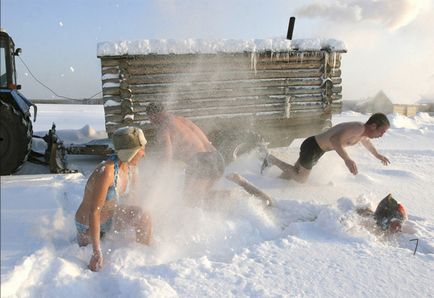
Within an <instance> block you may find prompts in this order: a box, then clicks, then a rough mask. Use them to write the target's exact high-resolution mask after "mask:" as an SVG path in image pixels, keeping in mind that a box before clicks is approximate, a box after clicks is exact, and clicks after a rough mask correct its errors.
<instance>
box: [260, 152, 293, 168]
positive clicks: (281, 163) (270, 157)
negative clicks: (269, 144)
mask: <svg viewBox="0 0 434 298" xmlns="http://www.w3.org/2000/svg"><path fill="white" fill-rule="evenodd" d="M267 159H268V162H269V163H270V164H272V165H274V166H276V167H278V168H279V169H281V170H282V171H283V172H288V171H293V172H297V169H296V168H295V166H293V165H290V164H289V163H286V162H284V161H283V160H280V159H278V158H277V157H275V156H274V155H272V154H269V155H268V157H267Z"/></svg>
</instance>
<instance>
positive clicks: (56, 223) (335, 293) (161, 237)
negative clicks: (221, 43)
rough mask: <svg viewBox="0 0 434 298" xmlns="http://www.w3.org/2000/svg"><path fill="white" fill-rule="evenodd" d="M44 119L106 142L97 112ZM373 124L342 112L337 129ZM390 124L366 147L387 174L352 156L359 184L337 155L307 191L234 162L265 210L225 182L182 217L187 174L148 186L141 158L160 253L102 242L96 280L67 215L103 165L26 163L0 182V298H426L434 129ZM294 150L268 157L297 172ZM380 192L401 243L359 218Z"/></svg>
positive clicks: (249, 162)
mask: <svg viewBox="0 0 434 298" xmlns="http://www.w3.org/2000/svg"><path fill="white" fill-rule="evenodd" d="M60 110H62V113H61V114H60V113H59V112H60ZM38 113H39V115H38V121H37V123H35V129H34V130H35V131H41V134H43V133H45V132H46V131H47V130H48V129H49V128H50V126H51V121H55V122H56V124H57V129H58V131H59V135H60V137H61V138H63V139H65V141H66V142H67V141H71V142H74V143H77V142H80V141H83V142H86V141H87V140H89V139H93V138H100V137H105V133H104V115H103V109H102V107H101V106H61V105H40V106H39V112H38ZM367 118H368V115H362V114H358V113H352V112H349V113H344V114H342V115H337V116H334V119H333V122H334V124H336V123H339V122H343V121H366V120H367ZM389 119H390V120H391V123H392V127H391V129H390V130H389V131H388V132H387V133H386V134H385V136H384V137H383V138H381V139H377V140H375V141H374V144H375V146H376V147H377V148H378V149H379V151H380V152H381V153H382V154H384V155H386V156H388V157H389V159H390V160H391V165H390V166H388V167H384V166H382V165H381V163H380V162H379V161H378V160H376V159H374V158H373V157H372V156H370V155H369V153H368V152H367V151H366V150H365V149H364V148H363V147H361V146H354V147H351V148H349V149H348V151H349V153H350V156H352V157H353V159H354V160H355V161H356V162H357V164H358V168H359V174H358V175H357V176H352V175H351V174H350V173H349V172H348V170H347V169H346V167H345V165H344V163H343V162H342V160H340V158H339V157H338V155H337V154H336V153H334V152H330V153H327V154H325V155H324V157H323V158H322V159H321V160H320V161H319V163H318V165H317V166H316V167H315V168H314V170H313V172H312V176H311V178H310V180H309V181H308V183H307V184H305V185H299V184H296V183H294V182H287V181H283V180H279V179H276V178H275V177H276V176H277V175H278V174H279V171H278V170H277V169H276V168H269V169H267V170H266V171H265V173H264V175H263V176H261V175H259V173H258V172H259V167H260V160H259V159H258V156H257V153H256V152H252V153H250V154H248V155H245V156H242V157H240V159H239V160H237V161H236V162H234V163H232V164H230V165H228V167H227V169H226V172H227V173H229V172H232V171H237V172H239V173H241V174H242V175H243V176H245V177H246V178H247V179H249V180H250V181H251V182H252V183H254V184H255V185H257V186H258V187H260V188H261V189H263V190H264V191H265V192H267V193H268V194H270V195H271V196H273V197H274V198H275V199H276V201H277V205H276V206H275V207H272V208H264V206H263V205H262V203H261V202H260V201H259V200H257V199H255V198H252V197H250V196H249V195H248V194H247V193H245V192H244V191H243V190H241V189H240V188H239V187H237V186H236V185H235V184H233V183H231V182H229V181H225V180H222V181H220V182H219V184H218V187H219V188H222V189H230V190H231V196H230V197H221V198H219V199H218V200H216V201H215V202H214V203H209V204H206V205H204V206H202V207H201V208H192V207H189V206H186V205H185V204H184V203H183V202H182V200H181V186H182V182H183V181H182V179H183V173H182V170H181V169H175V170H174V171H172V172H171V173H170V177H168V176H166V175H165V177H164V179H156V178H158V177H159V176H158V175H156V173H157V171H156V166H155V163H154V162H152V161H151V160H149V159H145V160H143V162H142V164H141V173H142V175H143V178H142V181H143V187H142V192H143V207H144V208H146V209H148V210H149V211H150V212H151V214H152V218H153V223H154V242H153V244H152V245H151V246H150V247H143V246H141V245H138V244H136V243H133V241H131V240H132V239H133V237H132V235H131V234H128V233H127V234H123V235H108V237H107V238H106V239H105V240H104V241H103V242H102V248H103V252H104V256H105V267H104V268H103V270H102V271H101V272H98V273H93V272H91V271H89V270H88V269H87V267H86V266H87V264H88V261H89V258H90V255H91V248H90V247H86V248H79V247H78V245H77V244H76V243H75V242H74V237H75V227H74V224H73V216H74V213H75V210H76V209H77V207H78V205H79V203H80V201H81V197H82V194H83V190H84V185H85V183H86V178H87V176H88V175H89V174H90V171H91V169H92V167H94V166H95V165H96V163H98V162H99V160H96V159H94V158H92V159H85V160H84V161H83V160H81V161H80V159H78V158H76V159H74V160H73V161H72V163H73V165H74V166H75V167H76V168H79V169H80V170H81V171H82V173H77V174H67V175H52V174H39V175H25V174H26V171H28V172H27V173H29V172H31V166H28V165H26V167H25V168H24V169H23V170H22V171H21V175H16V176H9V177H4V176H3V177H1V297H93V296H95V297H294V296H300V297H434V283H433V280H434V200H433V193H434V180H433V176H434V118H433V117H430V116H429V115H428V114H418V115H417V116H415V117H411V118H408V117H404V116H400V115H389ZM300 143H301V140H297V141H295V142H293V144H291V146H289V147H288V148H279V149H275V150H273V152H274V153H276V155H279V156H281V157H282V158H284V159H285V160H287V161H290V162H294V161H295V160H296V158H297V155H298V148H299V145H300ZM82 158H83V157H82ZM168 181H170V183H168ZM388 193H392V195H393V196H394V197H395V199H397V200H398V201H401V202H402V203H403V204H404V205H405V206H406V208H407V211H408V213H409V220H408V221H407V223H406V224H405V226H404V229H403V230H404V232H403V233H400V234H398V235H396V236H394V237H388V238H385V237H382V236H379V235H375V234H373V233H372V232H370V229H369V226H368V227H367V226H366V225H364V222H365V221H364V220H363V219H362V218H360V217H359V216H358V215H356V214H355V212H354V209H355V207H356V206H373V207H375V206H376V205H377V203H378V202H379V201H380V200H381V199H382V198H383V197H385V196H386V195H387V194H388ZM416 238H417V239H419V246H418V249H417V252H416V254H415V255H414V254H413V253H414V248H415V244H416V242H415V241H410V240H412V239H416ZM125 242H126V243H125Z"/></svg>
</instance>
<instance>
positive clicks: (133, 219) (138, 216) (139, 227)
mask: <svg viewBox="0 0 434 298" xmlns="http://www.w3.org/2000/svg"><path fill="white" fill-rule="evenodd" d="M115 215H116V216H115V218H116V222H115V226H116V228H117V229H121V230H122V229H125V228H126V227H128V226H132V227H134V228H135V232H136V241H137V242H139V243H142V244H146V245H149V244H150V242H151V236H152V223H151V217H150V216H149V214H147V213H146V212H143V211H142V209H141V208H140V207H136V206H119V208H118V209H117V210H116V214H115Z"/></svg>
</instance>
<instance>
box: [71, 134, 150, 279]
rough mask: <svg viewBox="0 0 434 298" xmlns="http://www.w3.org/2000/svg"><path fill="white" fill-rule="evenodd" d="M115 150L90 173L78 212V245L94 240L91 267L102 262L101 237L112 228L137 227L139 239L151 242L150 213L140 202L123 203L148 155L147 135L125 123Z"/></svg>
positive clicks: (92, 242)
mask: <svg viewBox="0 0 434 298" xmlns="http://www.w3.org/2000/svg"><path fill="white" fill-rule="evenodd" d="M113 145H114V148H115V152H116V154H115V155H113V156H111V157H110V158H109V159H107V160H106V161H104V162H102V163H101V164H100V165H99V166H98V167H97V168H96V169H95V170H94V171H93V173H92V174H91V175H90V177H89V179H88V181H87V183H86V187H85V190H84V196H83V201H82V203H81V205H80V207H79V208H78V210H77V212H76V214H75V224H76V227H77V240H78V245H80V246H86V245H88V244H89V243H91V244H92V247H93V254H92V257H91V259H90V262H89V266H88V267H89V269H90V270H92V271H98V270H100V269H101V268H102V266H103V254H102V252H101V245H100V239H101V237H102V236H103V235H104V234H105V233H107V232H108V231H109V230H111V229H112V228H113V229H114V230H116V231H119V230H122V229H124V228H126V227H134V228H135V232H136V241H137V242H139V243H142V244H146V245H149V243H150V240H151V233H152V225H151V220H150V217H149V215H148V214H147V213H145V212H143V211H142V209H141V208H140V207H138V206H131V205H125V204H122V203H121V201H122V198H123V197H126V196H129V195H130V193H129V190H130V188H131V187H130V182H132V181H134V177H133V176H134V175H135V173H136V171H135V167H136V165H137V164H138V162H139V161H140V159H141V158H142V157H143V156H144V155H145V145H146V139H145V136H144V135H143V131H142V130H141V129H140V128H137V127H123V128H119V129H117V130H116V131H115V132H114V134H113Z"/></svg>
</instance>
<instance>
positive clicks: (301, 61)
mask: <svg viewBox="0 0 434 298" xmlns="http://www.w3.org/2000/svg"><path fill="white" fill-rule="evenodd" d="M303 59H304V52H302V53H301V54H300V63H303Z"/></svg>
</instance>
